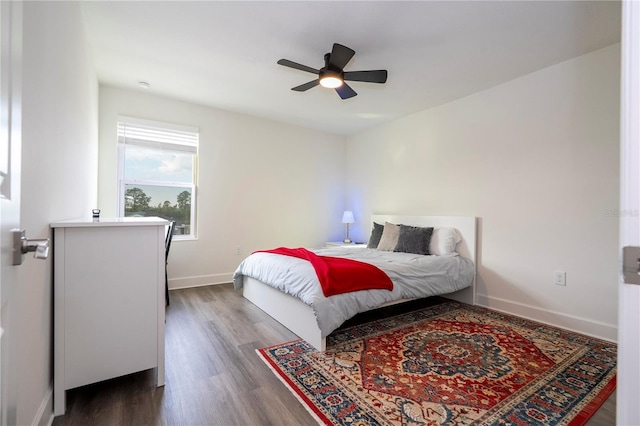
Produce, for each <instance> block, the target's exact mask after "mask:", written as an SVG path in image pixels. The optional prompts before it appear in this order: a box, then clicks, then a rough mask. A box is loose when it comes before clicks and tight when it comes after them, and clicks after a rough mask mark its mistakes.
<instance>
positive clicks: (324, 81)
mask: <svg viewBox="0 0 640 426" xmlns="http://www.w3.org/2000/svg"><path fill="white" fill-rule="evenodd" d="M320 85H321V86H322V87H326V88H328V89H335V88H336V87H340V86H342V79H340V78H338V77H332V76H326V77H322V78H321V79H320Z"/></svg>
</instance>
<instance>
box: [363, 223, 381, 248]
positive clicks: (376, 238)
mask: <svg viewBox="0 0 640 426" xmlns="http://www.w3.org/2000/svg"><path fill="white" fill-rule="evenodd" d="M383 230H384V225H380V224H379V223H375V222H373V229H372V230H371V236H370V237H369V243H368V244H367V248H378V244H379V243H380V238H382V231H383Z"/></svg>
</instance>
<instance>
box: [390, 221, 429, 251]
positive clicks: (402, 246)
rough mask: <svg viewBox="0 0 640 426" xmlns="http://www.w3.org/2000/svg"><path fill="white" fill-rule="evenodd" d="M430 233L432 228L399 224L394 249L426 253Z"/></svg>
mask: <svg viewBox="0 0 640 426" xmlns="http://www.w3.org/2000/svg"><path fill="white" fill-rule="evenodd" d="M431 234H433V228H422V227H419V226H407V225H400V234H399V236H398V244H397V245H396V248H395V250H394V251H399V252H403V253H415V254H425V255H428V254H429V243H430V242H431Z"/></svg>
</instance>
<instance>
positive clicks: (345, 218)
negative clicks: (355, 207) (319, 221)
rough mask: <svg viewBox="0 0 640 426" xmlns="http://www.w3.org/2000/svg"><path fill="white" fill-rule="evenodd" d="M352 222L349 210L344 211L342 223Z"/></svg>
mask: <svg viewBox="0 0 640 426" xmlns="http://www.w3.org/2000/svg"><path fill="white" fill-rule="evenodd" d="M353 222H355V221H354V220H353V212H352V211H351V210H346V211H345V212H344V213H343V214H342V223H353Z"/></svg>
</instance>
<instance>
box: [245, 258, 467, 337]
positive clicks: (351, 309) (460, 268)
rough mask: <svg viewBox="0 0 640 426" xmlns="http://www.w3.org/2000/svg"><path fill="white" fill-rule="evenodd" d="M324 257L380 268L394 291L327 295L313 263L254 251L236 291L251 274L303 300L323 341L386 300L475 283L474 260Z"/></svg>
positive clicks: (450, 291)
mask: <svg viewBox="0 0 640 426" xmlns="http://www.w3.org/2000/svg"><path fill="white" fill-rule="evenodd" d="M314 252H315V253H316V254H319V255H324V256H336V257H344V258H349V259H354V260H359V261H362V262H367V263H370V264H372V265H375V266H377V267H378V268H380V269H382V270H383V271H384V272H385V273H386V274H387V275H388V276H389V278H391V281H392V282H393V290H392V291H389V290H363V291H356V292H351V293H344V294H339V295H336V296H331V297H325V296H324V295H323V294H322V289H321V288H320V283H319V282H318V278H317V276H316V273H315V270H314V269H313V266H312V265H311V263H310V262H308V261H306V260H302V259H298V258H295V257H290V256H282V255H277V254H272V253H263V252H260V253H254V254H252V255H250V256H249V257H247V258H246V259H245V260H243V261H242V263H240V265H239V266H238V268H237V269H236V271H235V273H234V275H233V283H234V287H235V288H236V289H239V288H241V287H242V277H243V276H245V275H246V276H248V277H252V278H255V279H257V280H260V281H262V282H263V283H265V284H267V285H269V286H271V287H274V288H277V289H279V290H280V291H283V292H285V293H288V294H290V295H292V296H295V297H297V298H298V299H300V300H302V301H303V302H304V303H305V304H307V305H309V306H311V307H312V308H313V311H314V313H315V316H316V319H317V322H318V327H319V328H320V330H321V332H322V337H326V336H327V335H329V334H330V333H331V332H332V331H333V330H335V329H336V328H338V327H339V326H340V325H341V324H342V323H343V322H344V321H346V320H347V319H349V318H351V317H353V316H354V315H355V314H357V313H359V312H365V311H369V310H371V309H375V308H377V307H379V306H381V305H383V304H385V303H387V302H391V301H396V300H401V299H414V298H421V297H428V296H434V295H439V294H447V293H452V292H454V291H457V290H461V289H463V288H465V287H468V286H470V285H471V284H472V282H473V277H474V273H475V268H474V265H473V262H472V261H470V260H468V259H465V258H463V257H461V256H457V255H454V256H422V255H417V254H411V253H397V252H387V251H380V250H375V249H365V248H350V247H335V248H326V249H318V250H314Z"/></svg>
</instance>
